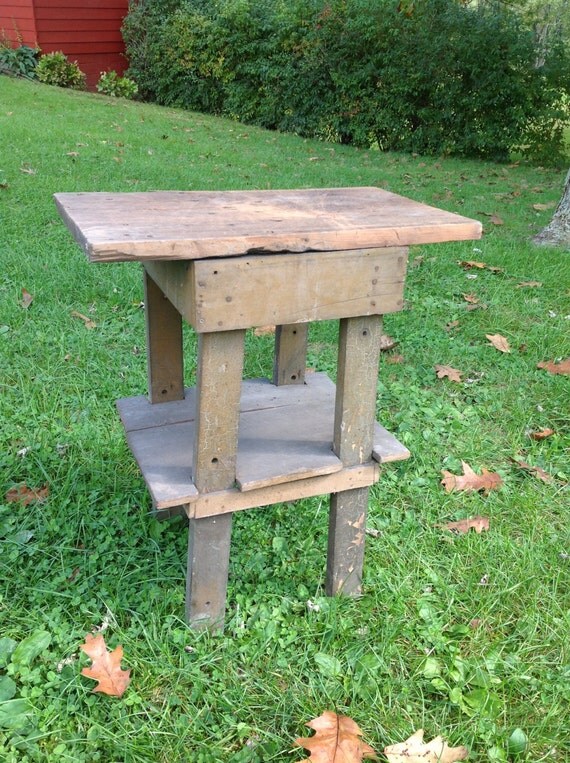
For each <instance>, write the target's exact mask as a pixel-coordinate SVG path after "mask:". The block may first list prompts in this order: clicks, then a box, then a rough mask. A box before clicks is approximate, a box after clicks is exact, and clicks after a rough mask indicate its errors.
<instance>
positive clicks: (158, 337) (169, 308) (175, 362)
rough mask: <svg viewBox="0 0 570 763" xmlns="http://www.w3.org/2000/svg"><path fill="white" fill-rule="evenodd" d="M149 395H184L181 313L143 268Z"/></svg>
mask: <svg viewBox="0 0 570 763" xmlns="http://www.w3.org/2000/svg"><path fill="white" fill-rule="evenodd" d="M144 303H145V317H146V342H147V371H148V395H149V400H150V402H151V403H166V402H168V401H170V400H182V399H183V398H184V378H183V377H184V361H183V355H182V316H181V315H180V313H179V312H178V310H177V309H176V308H175V307H174V305H173V304H172V303H171V302H170V300H168V299H167V298H166V297H165V296H164V294H163V292H162V290H161V289H160V288H159V287H158V286H157V285H156V284H155V282H154V281H153V280H152V278H151V277H150V276H149V275H148V273H147V272H146V270H145V271H144Z"/></svg>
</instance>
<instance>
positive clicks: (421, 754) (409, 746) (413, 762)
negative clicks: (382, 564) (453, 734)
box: [384, 729, 469, 763]
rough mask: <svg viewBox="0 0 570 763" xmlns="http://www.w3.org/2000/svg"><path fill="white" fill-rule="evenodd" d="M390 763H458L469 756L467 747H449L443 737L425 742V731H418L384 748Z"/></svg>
mask: <svg viewBox="0 0 570 763" xmlns="http://www.w3.org/2000/svg"><path fill="white" fill-rule="evenodd" d="M384 755H385V756H386V757H387V758H388V762H389V763H456V761H459V760H465V758H466V757H467V756H468V755H469V751H468V750H467V748H466V747H449V746H448V745H447V742H445V740H444V739H443V738H442V737H440V736H439V737H435V739H432V740H431V742H424V730H423V729H418V731H416V732H415V733H414V734H412V736H411V737H409V739H406V741H405V742H400V744H392V745H390V746H389V747H385V748H384Z"/></svg>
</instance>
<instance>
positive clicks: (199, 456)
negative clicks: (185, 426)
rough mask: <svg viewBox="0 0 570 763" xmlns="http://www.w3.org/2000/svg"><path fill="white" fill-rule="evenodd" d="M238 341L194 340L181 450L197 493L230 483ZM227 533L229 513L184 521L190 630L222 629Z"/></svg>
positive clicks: (230, 334) (232, 336)
mask: <svg viewBox="0 0 570 763" xmlns="http://www.w3.org/2000/svg"><path fill="white" fill-rule="evenodd" d="M244 340H245V331H220V332H218V333H216V334H201V335H200V336H199V338H198V373H197V379H196V422H195V431H194V437H193V442H192V441H190V442H189V443H187V447H188V449H190V448H192V451H193V453H192V479H193V482H194V484H195V486H196V488H197V489H198V491H199V492H200V493H209V492H212V491H214V490H227V489H230V488H232V487H233V485H234V483H235V477H236V462H237V449H238V425H239V407H240V395H241V377H242V372H243V356H244ZM231 530H232V515H231V514H226V515H224V516H220V517H211V518H210V517H207V518H202V519H196V518H192V519H190V521H189V527H188V567H187V574H186V619H187V620H188V622H189V623H190V624H191V625H193V626H194V627H195V628H222V627H223V622H224V613H225V608H226V589H227V584H228V569H229V562H230V544H231Z"/></svg>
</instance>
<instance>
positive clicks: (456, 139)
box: [124, 0, 570, 161]
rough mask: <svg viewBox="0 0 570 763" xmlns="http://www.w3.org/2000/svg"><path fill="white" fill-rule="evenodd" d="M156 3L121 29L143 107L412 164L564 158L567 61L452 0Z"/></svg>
mask: <svg viewBox="0 0 570 763" xmlns="http://www.w3.org/2000/svg"><path fill="white" fill-rule="evenodd" d="M402 7H404V6H402V4H399V5H398V4H397V3H396V2H393V1H392V0H329V2H327V3H323V1H322V0H289V2H285V0H274V2H272V3H267V2H265V0H210V1H209V2H206V1H205V0H185V2H182V1H181V0H171V2H170V3H168V6H166V4H165V3H160V2H158V0H140V1H139V2H135V3H134V4H133V5H132V7H131V11H130V13H129V15H128V16H127V19H126V20H125V26H124V35H125V41H126V45H127V52H128V54H129V57H130V69H129V76H131V77H133V78H134V79H135V81H137V83H138V84H139V89H140V91H141V94H142V95H143V97H145V98H148V99H151V100H155V101H157V102H159V103H163V104H169V105H178V106H183V107H185V108H189V109H194V110H198V111H207V112H210V113H214V114H220V115H224V116H229V117H232V118H237V119H241V120H243V121H246V122H251V123H254V124H258V125H261V126H263V127H269V128H274V129H279V130H288V131H294V132H296V133H298V134H300V135H303V136H308V137H320V138H324V139H326V140H331V141H336V142H342V143H351V144H354V145H358V146H365V147H369V146H371V145H377V146H379V147H380V148H381V149H386V150H398V151H408V152H417V153H422V154H435V155H439V154H455V155H460V156H473V157H484V158H491V159H499V160H504V159H507V158H508V157H509V155H510V154H511V152H512V151H514V150H516V151H520V152H526V153H527V154H528V155H532V156H534V157H535V158H540V159H541V161H543V160H544V159H545V158H548V159H550V160H552V159H556V158H559V157H560V156H561V154H562V152H563V150H564V149H563V145H564V143H563V128H564V123H565V121H566V122H567V113H566V112H565V110H564V108H563V98H564V93H565V92H566V93H567V92H568V91H569V90H570V54H569V53H568V49H567V47H566V49H565V48H564V46H560V45H552V46H551V47H550V49H549V51H548V54H547V55H546V57H545V60H544V62H543V63H541V64H540V65H538V64H537V60H538V59H539V56H538V48H537V43H536V41H535V40H534V38H533V35H532V33H531V31H530V30H528V29H525V28H524V26H523V25H522V22H521V20H520V17H519V16H518V15H517V14H516V13H514V12H513V11H512V10H510V9H509V8H508V7H507V8H505V7H503V6H501V5H499V4H495V3H484V4H477V5H475V6H473V5H470V4H465V3H458V2H456V0H424V1H423V2H422V3H411V4H410V3H408V4H406V6H405V8H406V9H407V10H406V12H403V11H402V10H401V8H402Z"/></svg>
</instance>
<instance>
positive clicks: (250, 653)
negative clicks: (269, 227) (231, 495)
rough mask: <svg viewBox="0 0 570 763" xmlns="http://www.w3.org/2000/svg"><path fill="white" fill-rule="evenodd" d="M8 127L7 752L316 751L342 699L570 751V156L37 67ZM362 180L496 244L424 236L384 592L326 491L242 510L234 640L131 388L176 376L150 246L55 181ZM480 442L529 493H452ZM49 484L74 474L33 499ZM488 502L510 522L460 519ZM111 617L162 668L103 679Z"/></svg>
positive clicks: (490, 512) (374, 565)
mask: <svg viewBox="0 0 570 763" xmlns="http://www.w3.org/2000/svg"><path fill="white" fill-rule="evenodd" d="M0 145H1V147H2V150H1V153H0V264H1V268H0V393H1V394H0V421H1V427H0V475H1V476H0V760H1V761H5V762H6V763H27V762H28V761H49V763H59V762H60V761H69V763H71V762H72V761H73V762H76V761H84V762H85V763H94V762H95V761H101V762H102V763H118V762H119V761H121V762H124V763H135V762H137V763H138V762H140V763H146V762H149V763H150V762H151V761H152V762H153V763H154V762H156V763H178V762H179V761H180V762H182V761H188V762H190V763H267V762H268V761H280V762H284V761H301V760H303V759H304V758H306V757H307V755H306V754H304V753H303V751H302V749H300V748H298V747H295V746H294V744H293V742H294V740H295V738H296V737H298V736H306V732H307V729H306V728H305V727H304V723H305V722H307V721H309V720H310V719H311V718H313V717H315V716H318V715H320V714H321V713H322V712H323V711H324V710H327V709H328V710H335V711H337V712H339V713H342V714H346V715H349V716H351V717H352V718H354V720H355V721H356V722H357V723H358V724H359V726H360V727H361V728H362V729H363V733H364V739H365V740H366V742H367V743H369V744H370V745H372V746H373V747H374V748H375V749H376V750H378V751H381V750H383V748H384V747H385V746H386V745H388V744H392V743H395V742H398V741H402V740H403V739H405V738H406V737H408V736H410V734H411V733H412V732H413V731H414V730H415V729H417V728H424V729H425V730H426V738H431V737H433V736H436V735H438V734H442V735H443V736H445V737H446V738H447V739H448V740H449V741H450V743H452V744H454V745H459V744H464V745H466V746H467V747H469V748H470V750H471V755H470V760H471V761H504V760H511V759H512V760H513V761H514V760H518V761H528V762H530V763H537V762H538V761H558V762H560V763H561V762H562V761H569V760H570V530H569V508H570V502H569V500H568V488H567V483H568V480H569V479H570V464H569V462H568V449H567V448H568V420H569V406H568V399H569V394H568V393H569V382H568V377H567V376H563V375H560V374H559V375H553V374H549V373H548V372H547V371H545V370H540V369H537V363H539V362H541V361H548V360H559V359H561V358H566V357H568V356H569V355H570V315H569V314H570V300H569V295H570V260H569V257H568V252H562V251H557V250H555V249H548V248H536V247H535V246H533V245H532V244H531V243H530V242H529V240H530V237H531V236H532V235H533V234H534V233H536V232H537V231H538V230H539V229H540V228H541V227H543V226H544V225H545V224H546V223H547V222H548V220H549V219H550V216H551V215H552V212H553V208H554V206H555V204H556V202H557V200H558V198H559V196H560V193H561V186H562V181H563V178H564V174H565V173H564V171H563V170H561V171H554V170H551V169H542V168H540V167H529V166H526V165H524V164H516V165H512V166H507V165H494V164H490V163H482V162H468V161H459V160H454V159H446V158H442V159H432V158H428V159H426V158H422V157H420V156H407V155H396V154H382V153H379V152H375V151H358V150H355V149H352V148H346V147H342V146H336V145H335V146H332V145H330V144H326V143H317V142H311V141H305V140H301V139H299V138H296V137H295V136H290V135H280V134H276V133H270V132H264V131H262V130H258V129H255V128H252V127H246V126H244V125H241V124H238V123H233V122H228V121H222V120H218V119H214V118H210V117H206V116H202V115H197V114H192V113H187V112H181V111H174V110H168V109H162V108H158V107H153V106H146V105H140V104H135V103H132V102H125V101H120V100H113V99H107V98H104V97H101V96H96V95H90V94H82V93H75V92H71V91H63V90H58V89H55V88H50V87H47V86H40V85H36V84H33V83H30V82H22V81H15V80H11V79H7V78H0ZM352 185H375V186H379V187H382V188H386V189H388V190H392V191H394V192H397V193H402V194H404V195H407V196H409V197H411V198H414V199H417V200H419V201H423V202H426V203H429V204H433V205H436V206H441V207H442V208H444V209H448V210H450V211H455V212H459V213H461V214H463V215H466V216H470V217H475V218H478V219H481V220H482V221H483V223H484V228H485V232H484V236H483V239H482V240H481V241H479V242H465V243H455V244H449V245H438V246H425V247H416V248H413V249H412V251H411V253H410V267H409V274H408V280H407V286H406V308H405V310H404V311H403V312H401V313H399V314H396V315H391V316H388V317H387V318H386V320H385V330H386V331H387V333H389V334H390V335H391V336H392V337H394V338H395V339H396V340H397V341H398V343H399V344H398V345H397V347H396V349H395V350H394V351H392V352H391V353H385V354H383V357H382V361H381V368H380V376H379V384H378V416H379V419H380V420H381V421H382V423H383V424H384V425H385V426H387V427H388V428H389V429H391V430H392V431H393V432H394V433H395V434H396V435H397V436H398V437H399V439H400V440H401V441H402V442H404V443H405V444H406V445H407V447H408V448H409V449H410V450H411V452H412V454H413V455H412V458H411V459H410V460H409V461H407V462H403V463H401V464H395V465H392V466H387V467H386V468H385V471H384V474H383V479H382V480H381V481H380V483H379V484H378V485H376V486H375V487H374V488H373V489H372V494H371V501H370V512H369V527H370V529H371V531H372V532H371V534H370V535H368V537H367V551H366V558H365V575H364V591H363V595H362V597H361V598H360V599H358V600H353V599H347V598H337V599H327V598H326V597H325V596H324V592H323V583H324V573H325V551H326V533H327V509H328V505H327V498H326V497H322V498H316V499H311V500H306V501H303V502H299V503H297V504H295V505H277V506H273V507H271V508H266V509H263V510H256V511H248V512H241V513H239V514H238V515H236V517H235V524H234V534H233V546H232V556H231V570H230V582H229V590H228V612H227V625H226V629H225V632H224V633H223V635H220V634H217V635H210V634H207V633H195V632H193V631H191V630H189V629H188V628H187V627H186V625H185V623H184V617H183V612H184V576H185V563H186V528H185V524H184V521H183V520H182V519H180V518H177V519H173V520H169V521H165V522H158V521H157V520H156V519H155V518H153V517H152V516H151V515H150V514H149V509H150V502H149V498H148V495H147V493H146V490H145V488H144V485H143V483H142V481H141V478H140V476H139V473H138V470H137V467H136V465H135V464H134V462H133V460H132V458H131V455H130V452H129V450H128V448H127V446H126V442H125V439H124V436H123V432H122V429H121V426H120V423H119V420H118V416H117V415H116V413H115V408H114V401H115V399H116V398H118V397H124V396H127V395H134V394H142V393H144V392H145V391H146V367H145V353H144V342H145V339H144V314H143V310H142V309H141V299H142V286H141V277H140V272H139V268H138V266H136V265H134V264H118V265H111V264H106V265H92V264H89V263H88V262H87V260H86V258H85V257H84V255H83V254H82V253H81V251H80V250H79V248H78V247H77V246H76V245H75V244H74V242H73V241H72V238H71V236H70V234H69V232H68V231H67V229H66V228H65V226H64V225H63V223H62V221H61V220H60V219H59V217H58V215H57V213H56V209H55V205H54V203H53V200H52V194H53V193H55V192H63V191H103V190H105V191H135V190H136V191H145V190H151V189H179V190H185V189H190V190H199V189H237V188H243V189H248V188H251V189H264V188H286V187H326V186H352ZM467 260H475V261H479V262H484V263H486V264H487V265H490V266H493V267H495V268H500V270H499V271H493V270H490V269H489V268H485V269H471V270H469V269H465V268H464V267H461V266H460V265H459V264H458V262H459V261H467ZM527 282H538V283H539V284H540V285H539V286H526V287H520V286H519V284H521V283H527ZM23 289H25V290H26V291H27V292H28V293H29V294H30V295H31V296H32V297H33V301H32V302H31V304H30V305H29V306H28V307H24V306H23V304H22V300H23V292H22V290H23ZM465 294H467V295H473V296H474V298H476V299H478V300H479V303H478V305H476V306H475V309H470V308H471V307H473V304H472V303H469V302H467V301H466V300H465V298H464V296H463V295H465ZM74 312H76V313H80V314H82V315H84V316H86V317H88V318H89V319H91V320H92V321H93V322H94V323H95V324H96V326H95V327H94V328H91V329H89V328H87V327H86V325H85V322H84V321H83V320H82V319H81V318H78V317H75V316H74ZM335 331H336V326H335V325H334V324H333V323H328V322H325V323H321V324H316V325H313V326H311V334H310V348H309V362H310V365H311V366H312V367H314V368H317V369H318V370H325V371H329V372H330V373H331V375H333V377H334V373H335V364H336V352H335V348H336V339H335ZM486 334H501V335H503V336H504V337H506V338H507V339H508V341H509V343H510V346H511V348H512V352H511V353H510V354H504V353H500V352H498V351H497V350H495V349H494V348H493V347H491V346H489V344H488V342H487V339H486V338H485V335H486ZM185 343H186V344H187V366H188V373H187V377H188V378H187V380H186V381H187V382H188V383H192V381H193V379H192V376H193V373H194V364H193V358H194V339H193V337H192V335H191V333H190V331H188V332H187V334H186V336H185ZM246 352H247V358H246V367H245V374H246V376H248V377H255V376H260V375H266V376H269V375H270V371H271V362H272V337H270V336H259V337H256V336H254V335H253V333H252V332H249V334H248V338H247V348H246ZM395 355H400V356H401V358H397V357H396V358H395ZM394 360H399V361H400V362H393V361H394ZM435 364H443V365H449V366H453V367H454V368H457V369H459V370H461V371H462V372H463V381H462V382H461V383H457V382H452V381H449V380H448V379H438V378H437V376H436V373H435V370H434V366H435ZM544 428H550V429H552V430H554V434H552V435H551V436H550V437H547V438H546V439H544V440H541V441H539V440H533V439H532V438H531V437H530V436H529V433H530V432H532V431H537V430H541V429H544ZM517 458H518V459H522V460H524V461H525V462H526V463H528V464H529V465H530V466H533V467H541V468H543V469H544V470H545V471H546V472H548V473H549V474H550V475H551V476H552V479H551V481H549V482H543V481H541V480H539V479H537V478H536V477H535V475H534V474H533V473H532V472H529V471H524V470H522V469H520V468H519V467H517V466H516V465H515V464H514V463H513V461H512V459H517ZM462 460H463V461H466V462H467V463H469V464H470V465H471V466H472V467H473V468H474V469H475V470H476V471H477V472H479V473H480V472H481V470H482V469H483V468H486V469H489V470H490V471H493V472H498V473H499V474H500V475H501V477H502V479H503V481H504V485H503V487H501V488H500V489H498V490H494V491H492V492H490V493H489V494H488V495H487V496H484V495H482V494H478V493H476V494H467V493H460V492H454V493H450V494H447V493H446V492H445V491H444V489H443V487H442V486H441V485H440V480H441V476H442V475H441V470H442V469H447V470H448V471H451V472H453V473H456V474H459V473H460V470H461V461H462ZM24 483H25V484H26V485H28V486H29V487H33V488H40V487H42V486H44V485H47V486H48V488H49V495H48V496H47V498H46V499H45V500H44V501H42V502H37V501H36V502H32V503H30V504H29V505H27V506H25V505H22V504H21V503H14V502H11V501H9V500H8V497H7V491H8V490H9V489H11V488H14V487H17V486H19V485H22V484H24ZM474 515H483V516H486V517H489V518H490V529H489V531H488V532H484V533H482V534H475V533H473V532H471V533H470V534H468V535H452V534H451V533H449V532H448V531H446V530H444V529H442V528H441V527H439V526H438V525H441V524H442V523H445V522H448V521H450V520H457V519H461V518H466V517H471V516H474ZM101 627H104V628H105V630H104V636H105V639H106V640H107V643H108V644H109V645H110V647H115V646H116V645H118V644H122V645H123V647H124V660H123V665H124V667H127V668H130V669H132V682H131V685H130V687H129V688H128V689H127V691H126V693H125V694H124V695H123V697H122V698H121V699H116V698H112V697H107V696H103V695H100V694H93V693H92V692H91V689H92V687H93V682H92V681H91V680H89V679H87V678H85V677H82V676H81V675H80V673H81V668H82V667H85V666H86V665H88V664H89V661H88V659H87V657H86V656H85V655H84V654H82V653H81V652H80V650H79V646H80V644H81V643H82V642H83V641H84V638H85V635H86V634H87V633H89V632H91V631H92V630H94V629H96V628H101ZM22 642H23V643H22ZM14 650H15V651H14ZM2 701H4V702H2ZM517 728H520V729H521V730H522V731H523V732H524V735H525V736H526V739H527V748H526V751H525V752H524V753H522V754H521V755H519V756H518V757H515V756H514V753H513V748H512V746H511V747H510V748H509V746H508V739H509V736H510V735H511V733H512V732H513V730H515V729H517ZM509 750H510V751H509Z"/></svg>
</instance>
